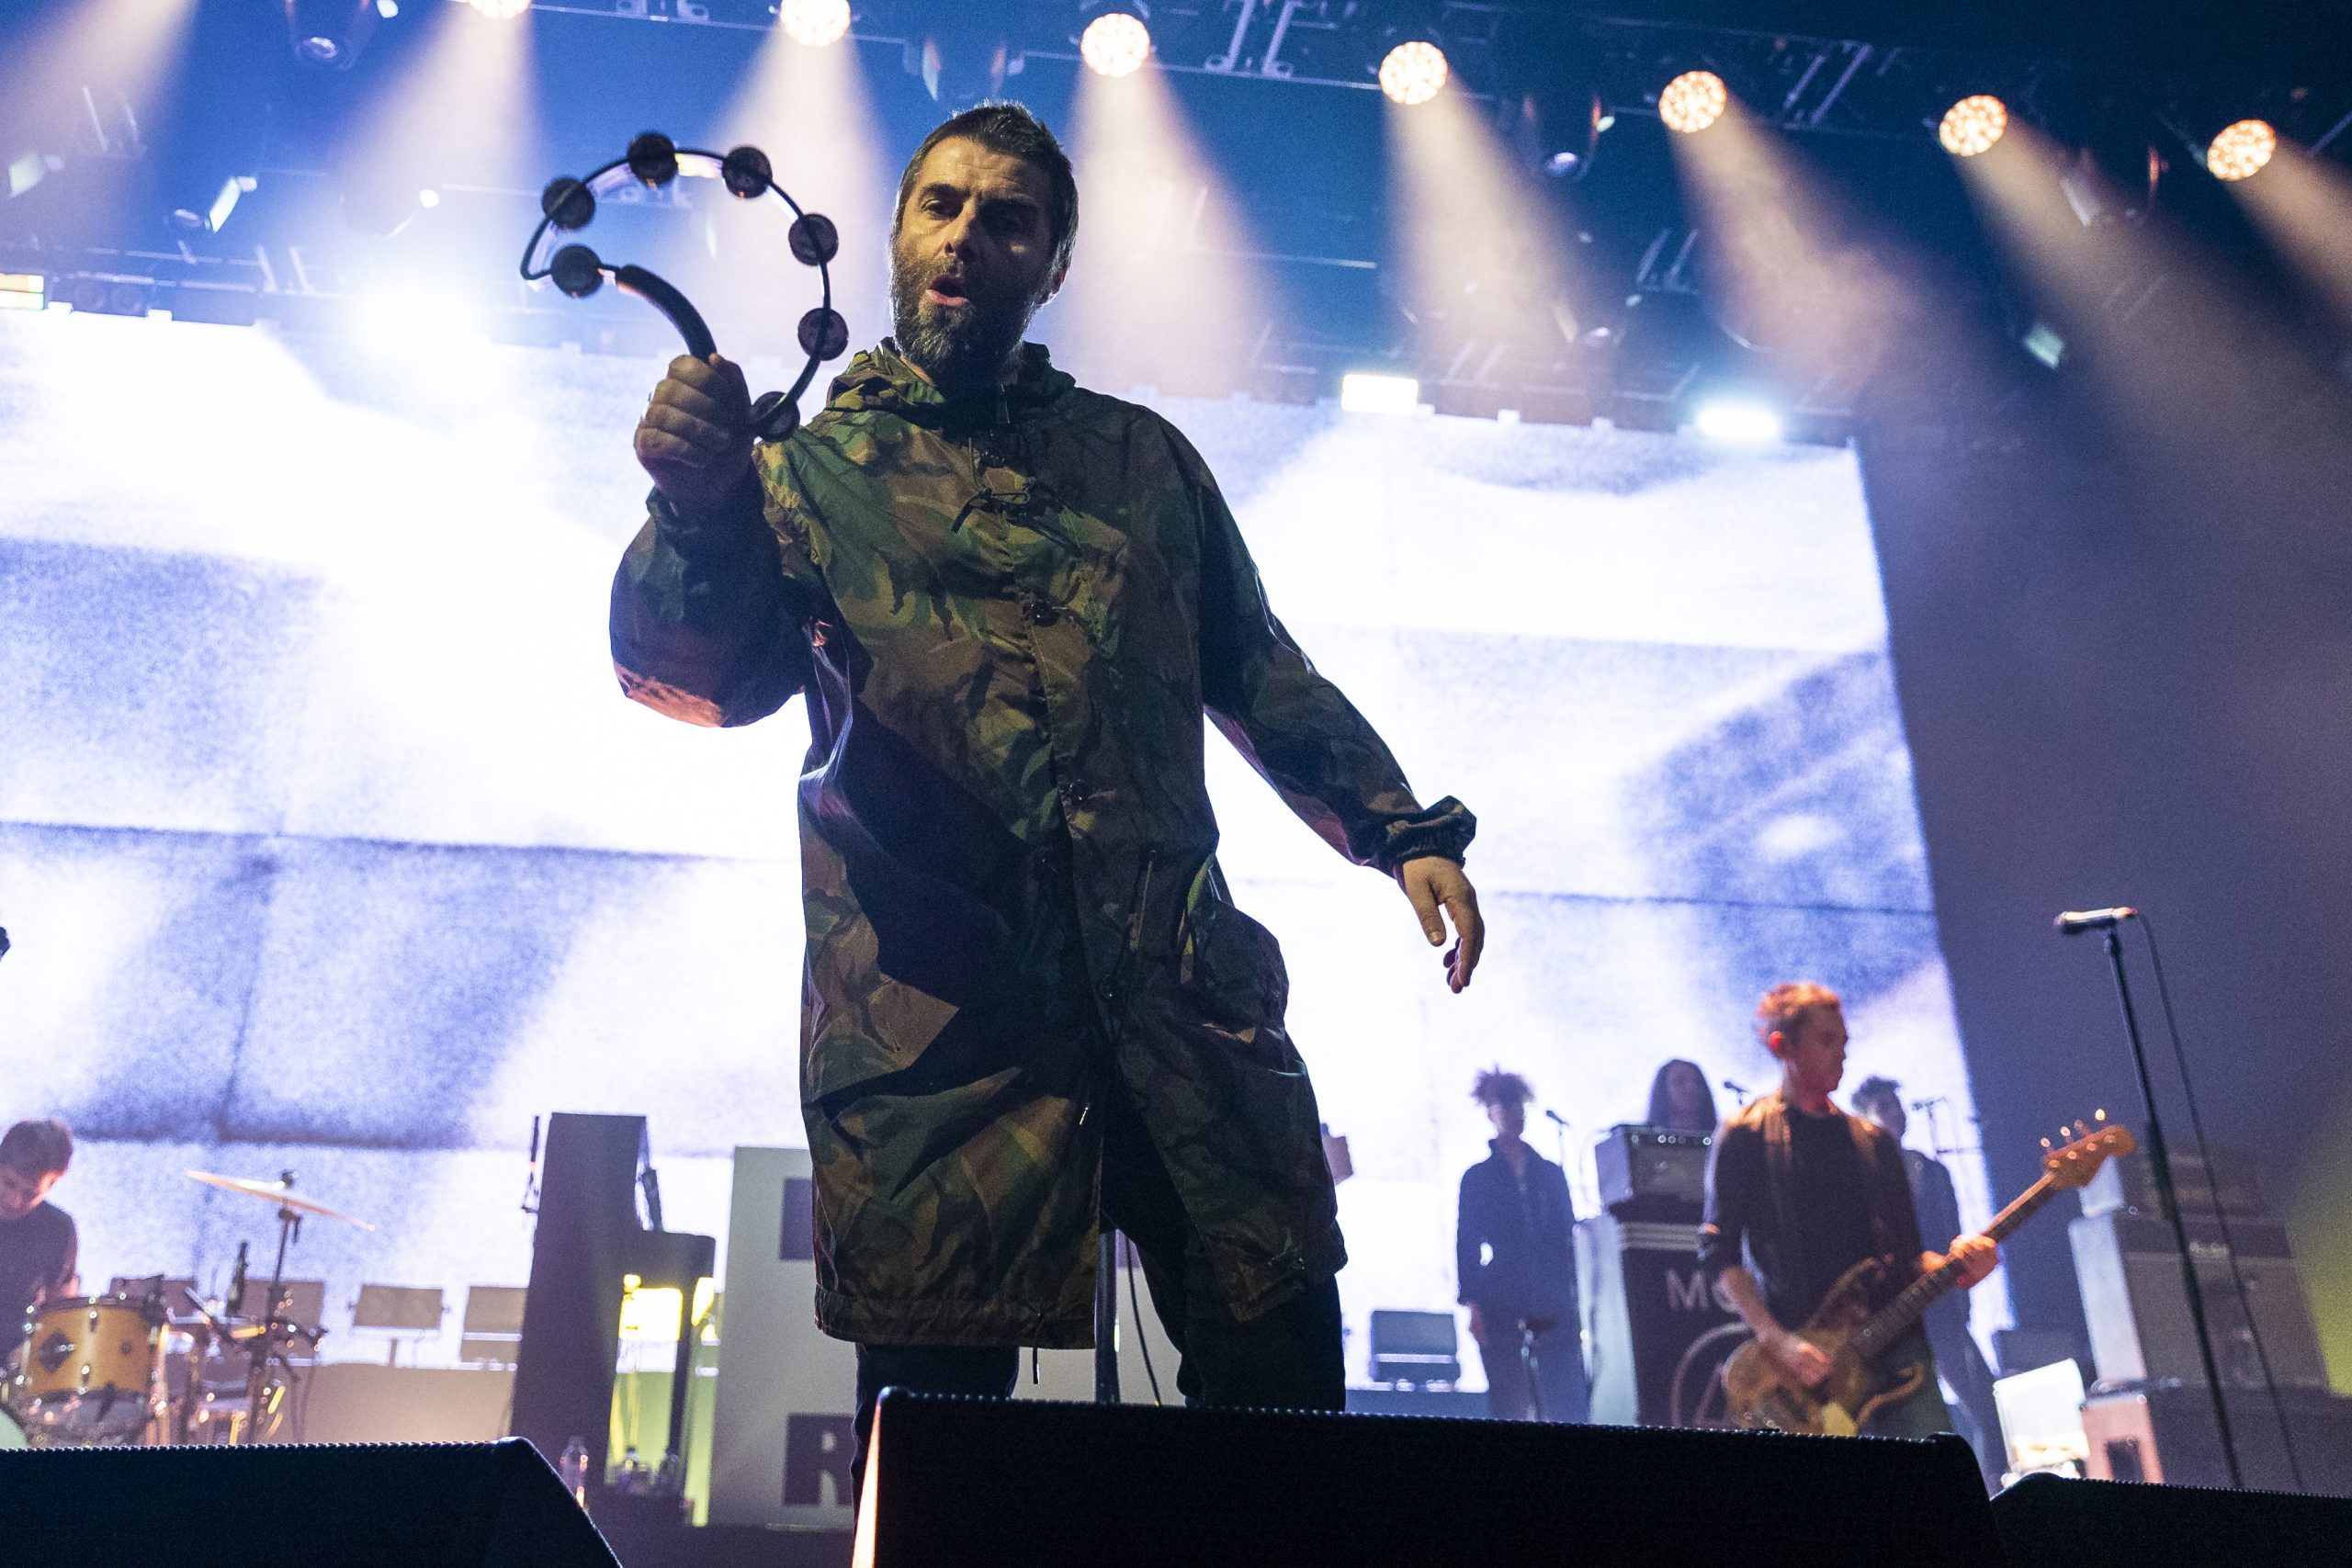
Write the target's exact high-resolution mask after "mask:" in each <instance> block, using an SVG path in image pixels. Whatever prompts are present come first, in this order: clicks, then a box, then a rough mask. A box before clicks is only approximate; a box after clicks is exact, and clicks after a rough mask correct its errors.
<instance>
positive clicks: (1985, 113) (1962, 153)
mask: <svg viewBox="0 0 2352 1568" xmlns="http://www.w3.org/2000/svg"><path fill="white" fill-rule="evenodd" d="M2008 129H2009V107H2008V105H2007V104H2005V103H2003V102H2001V100H2000V99H1998V98H1996V97H1995V96H1993V95H1992V94H1990V93H1976V94H1973V95H1972V96H1968V97H1965V98H1962V99H1961V100H1960V102H1958V103H1956V104H1954V105H1952V107H1950V108H1948V109H1946V110H1944V118H1943V122H1942V123H1941V124H1939V125H1938V126H1937V127H1936V140H1937V141H1940V142H1942V143H1943V144H1944V151H1945V152H1949V153H1951V155H1952V156H1953V157H1955V158H1973V157H1975V156H1976V154H1978V153H1979V152H1989V151H1990V150H1991V148H1992V146H1993V143H1995V142H1996V141H1999V140H2000V139H2001V133H2002V132H2003V131H2005V130H2008Z"/></svg>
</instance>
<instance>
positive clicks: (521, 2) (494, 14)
mask: <svg viewBox="0 0 2352 1568" xmlns="http://www.w3.org/2000/svg"><path fill="white" fill-rule="evenodd" d="M467 4H469V5H470V6H473V8H474V9H475V10H477V11H480V12H481V14H482V15H483V16H485V17H489V18H490V19H491V20H492V21H493V22H503V21H506V20H509V19H510V18H512V17H519V16H521V15H522V14H523V13H524V12H526V11H527V10H529V9H530V8H531V0H467Z"/></svg>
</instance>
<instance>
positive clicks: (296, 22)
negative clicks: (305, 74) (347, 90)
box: [286, 0, 378, 71]
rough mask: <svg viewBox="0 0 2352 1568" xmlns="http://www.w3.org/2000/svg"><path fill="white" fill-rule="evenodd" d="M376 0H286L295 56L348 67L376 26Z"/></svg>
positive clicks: (335, 68) (342, 68)
mask: <svg viewBox="0 0 2352 1568" xmlns="http://www.w3.org/2000/svg"><path fill="white" fill-rule="evenodd" d="M377 19H378V13H377V10H376V5H375V0H286V35H287V38H288V41H290V42H291V43H292V44H293V45H294V54H295V58H297V59H299V60H301V61H303V62H306V63H308V64H311V65H322V66H324V67H326V68H327V69H328V70H330V71H348V70H350V69H351V66H352V62H355V61H356V60H357V59H358V58H359V52H360V51H362V50H364V49H366V48H367V47H368V35H369V34H371V33H373V32H374V31H375V30H376V22H377Z"/></svg>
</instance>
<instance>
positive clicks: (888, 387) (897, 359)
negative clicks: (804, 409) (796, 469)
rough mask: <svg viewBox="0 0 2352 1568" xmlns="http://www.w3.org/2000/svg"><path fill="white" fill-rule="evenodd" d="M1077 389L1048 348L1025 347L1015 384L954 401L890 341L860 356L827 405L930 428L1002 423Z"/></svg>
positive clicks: (1018, 361) (837, 381)
mask: <svg viewBox="0 0 2352 1568" xmlns="http://www.w3.org/2000/svg"><path fill="white" fill-rule="evenodd" d="M1077 385H1078V383H1077V382H1076V381H1075V380H1073V379H1071V378H1070V377H1069V374H1068V373H1067V372H1064V371H1061V370H1057V369H1056V368H1054V365H1053V361H1052V359H1051V358H1050V356H1048V355H1046V345H1045V344H1041V343H1024V344H1022V345H1021V347H1020V350H1019V351H1018V353H1017V355H1015V368H1014V371H1013V377H1012V380H1011V381H1008V382H1006V383H1005V384H1004V385H1003V386H1001V387H998V388H995V389H991V390H989V391H987V392H978V393H967V394H966V395H964V396H962V397H957V398H950V397H948V396H947V394H946V393H944V392H943V391H941V390H940V389H938V388H936V387H934V386H933V385H932V384H931V383H930V382H928V381H926V380H924V379H923V378H922V377H921V376H919V375H917V374H916V373H915V368H914V367H913V366H911V365H910V364H908V363H907V361H906V359H905V357H904V356H902V355H900V354H899V345H898V344H897V343H896V342H895V341H894V340H892V339H890V338H887V337H886V338H884V339H883V340H882V341H881V343H880V344H877V345H876V346H875V347H873V348H869V349H864V350H861V351H860V352H859V353H857V354H856V355H854V356H853V357H852V358H851V360H850V362H849V364H848V366H847V367H844V368H843V369H842V373H841V374H840V375H839V376H836V377H835V378H833V385H832V389H831V391H830V392H829V393H827V395H826V399H825V406H826V408H828V409H831V410H838V411H840V412H858V411H860V410H865V409H881V410H887V411H888V412H891V413H895V414H899V415H900V416H902V417H904V418H907V419H910V420H917V421H920V422H922V423H946V422H950V421H954V422H958V423H960V422H962V421H964V420H973V421H976V422H978V423H1002V422H1003V421H1004V420H1006V419H1008V418H1010V417H1011V416H1012V413H1013V412H1014V411H1016V410H1018V409H1022V408H1024V407H1035V406H1037V405H1040V404H1044V403H1048V402H1051V401H1052V400H1055V399H1057V398H1058V397H1060V396H1061V395H1062V394H1063V393H1065V392H1068V391H1069V390H1070V389H1072V388H1074V387H1076V386H1077Z"/></svg>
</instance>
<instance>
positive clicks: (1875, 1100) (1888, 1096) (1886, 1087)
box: [1854, 1073, 1903, 1116]
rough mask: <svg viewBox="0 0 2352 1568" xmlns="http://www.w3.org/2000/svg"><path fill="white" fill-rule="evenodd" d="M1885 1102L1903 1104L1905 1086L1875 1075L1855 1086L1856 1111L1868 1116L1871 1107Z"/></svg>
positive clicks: (1891, 1079)
mask: <svg viewBox="0 0 2352 1568" xmlns="http://www.w3.org/2000/svg"><path fill="white" fill-rule="evenodd" d="M1883 1100H1893V1101H1894V1103H1895V1104H1897V1105H1900V1104H1902V1103H1903V1086H1902V1085H1901V1084H1899V1083H1896V1082H1895V1081H1894V1079H1893V1078H1883V1077H1879V1076H1877V1075H1876V1074H1875V1073H1873V1074H1872V1075H1871V1076H1870V1077H1866V1078H1864V1079H1863V1080H1862V1081H1861V1082H1860V1083H1858V1084H1856V1085H1855V1086H1854V1109H1855V1110H1857V1111H1860V1112H1861V1113H1862V1114H1863V1115H1865V1116H1868V1115H1869V1114H1870V1113H1871V1106H1873V1105H1877V1104H1879V1103H1880V1102H1882V1101H1883Z"/></svg>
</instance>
